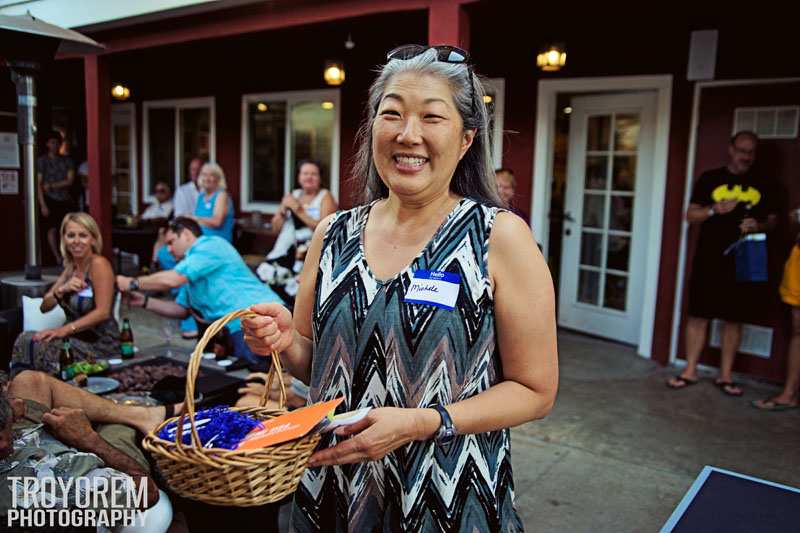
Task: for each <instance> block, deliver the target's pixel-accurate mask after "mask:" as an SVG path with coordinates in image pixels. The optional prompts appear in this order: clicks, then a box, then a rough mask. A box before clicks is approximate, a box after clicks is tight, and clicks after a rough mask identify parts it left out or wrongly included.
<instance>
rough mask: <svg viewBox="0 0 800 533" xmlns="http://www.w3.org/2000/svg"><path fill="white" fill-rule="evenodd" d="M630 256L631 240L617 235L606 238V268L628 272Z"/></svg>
mask: <svg viewBox="0 0 800 533" xmlns="http://www.w3.org/2000/svg"><path fill="white" fill-rule="evenodd" d="M630 254H631V238H630V237H622V236H619V235H609V236H608V251H607V252H606V268H608V269H611V270H622V271H624V272H627V271H628V266H629V265H628V260H629V258H630Z"/></svg>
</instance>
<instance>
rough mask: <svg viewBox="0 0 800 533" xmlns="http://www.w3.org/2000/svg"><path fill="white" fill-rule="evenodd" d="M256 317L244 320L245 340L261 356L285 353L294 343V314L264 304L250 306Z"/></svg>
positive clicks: (278, 306) (278, 305)
mask: <svg viewBox="0 0 800 533" xmlns="http://www.w3.org/2000/svg"><path fill="white" fill-rule="evenodd" d="M250 310H251V311H252V312H253V313H255V314H256V315H258V316H256V317H253V318H243V319H242V331H244V340H245V342H247V345H248V346H249V347H250V349H251V350H252V351H253V353H256V354H259V355H270V354H271V353H272V352H273V351H276V352H278V353H280V352H283V351H285V350H286V349H288V348H289V346H291V345H292V342H293V341H294V331H295V329H294V322H293V321H292V314H291V313H290V312H289V310H288V309H286V308H285V307H284V306H282V305H280V304H276V303H264V304H256V305H252V306H250Z"/></svg>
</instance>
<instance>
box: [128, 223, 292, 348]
mask: <svg viewBox="0 0 800 533" xmlns="http://www.w3.org/2000/svg"><path fill="white" fill-rule="evenodd" d="M165 236H166V243H167V246H168V247H169V251H170V252H171V253H172V255H174V256H175V258H176V259H178V264H177V265H175V268H174V269H172V270H164V271H162V272H156V273H155V274H152V275H150V276H143V277H141V278H129V277H127V276H117V287H118V288H119V290H120V291H123V292H126V293H129V295H130V304H131V305H133V306H138V307H142V308H144V309H147V310H148V311H152V312H154V313H158V314H159V315H162V316H167V317H172V318H185V317H186V316H187V315H188V314H189V309H190V308H191V309H194V310H195V311H197V312H198V313H200V315H202V317H203V318H204V319H206V320H216V319H218V318H221V317H223V316H224V315H226V314H228V313H230V312H231V311H236V310H238V309H242V308H245V307H249V306H251V305H253V304H256V303H260V302H278V303H283V301H282V300H281V299H280V298H279V297H278V295H277V294H275V293H274V292H272V289H270V288H269V287H268V286H267V285H265V284H264V283H262V282H261V281H260V280H259V279H258V278H256V276H255V275H254V274H253V273H252V272H251V271H250V269H249V268H248V267H247V265H246V264H245V263H244V261H243V260H242V258H241V257H240V256H239V253H238V252H237V251H236V249H235V248H234V247H233V246H231V244H230V243H229V242H228V241H226V240H225V239H223V238H221V237H214V236H203V235H202V231H201V230H200V226H199V225H198V224H197V222H195V221H194V220H192V219H190V218H186V217H178V218H176V219H175V220H174V221H173V222H172V223H171V224H170V225H169V227H168V228H167V232H166V235H165ZM177 287H180V291H179V293H178V297H177V299H176V300H175V301H174V302H171V301H168V300H161V299H158V298H150V297H149V296H148V295H146V294H144V293H142V292H139V291H165V290H168V289H173V288H177ZM228 330H229V331H230V333H231V339H232V341H233V349H234V354H233V355H234V356H235V357H244V358H246V359H247V360H249V361H251V362H257V361H259V360H261V359H263V358H260V357H259V356H257V355H255V354H253V353H252V352H251V351H250V349H249V348H248V347H247V344H246V343H245V342H244V335H243V333H242V331H241V326H240V325H239V321H238V320H234V321H232V322H230V323H229V324H228Z"/></svg>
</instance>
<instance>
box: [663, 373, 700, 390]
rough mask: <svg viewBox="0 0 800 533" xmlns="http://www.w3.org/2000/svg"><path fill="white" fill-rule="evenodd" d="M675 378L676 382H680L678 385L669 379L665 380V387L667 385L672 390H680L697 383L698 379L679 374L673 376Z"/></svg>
mask: <svg viewBox="0 0 800 533" xmlns="http://www.w3.org/2000/svg"><path fill="white" fill-rule="evenodd" d="M675 380H677V382H678V383H680V385H673V384H672V383H671V380H667V387H669V388H670V389H672V390H680V389H685V388H686V387H691V386H692V385H697V383H698V382H699V381H700V380H699V379H689V378H685V377H683V376H681V375H677V376H675Z"/></svg>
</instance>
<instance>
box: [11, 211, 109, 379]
mask: <svg viewBox="0 0 800 533" xmlns="http://www.w3.org/2000/svg"><path fill="white" fill-rule="evenodd" d="M102 252H103V240H102V237H101V236H100V229H99V228H98V227H97V223H96V222H95V221H94V219H93V218H92V217H91V216H89V215H87V214H86V213H68V214H67V215H66V216H65V217H64V220H63V221H62V222H61V255H62V257H63V258H64V271H63V272H62V273H61V275H60V276H59V277H58V279H57V280H56V282H55V283H54V284H53V286H52V287H51V288H50V290H49V291H47V293H46V294H45V295H44V298H43V299H42V306H41V310H42V312H43V313H46V312H47V311H50V310H51V309H53V308H54V307H55V306H56V305H60V306H61V307H62V308H63V309H64V314H66V316H67V323H66V324H65V325H63V326H61V327H58V328H52V329H46V330H43V331H25V332H22V333H20V335H19V337H17V340H16V342H15V343H14V348H13V352H12V356H11V375H12V377H13V376H15V375H16V374H18V373H20V372H22V371H23V370H41V371H44V372H47V373H49V374H57V373H58V371H59V351H60V350H61V347H62V344H63V340H66V339H69V341H70V351H71V353H72V357H73V360H74V361H76V362H77V361H84V360H87V359H99V358H103V357H110V356H112V355H116V354H119V352H120V343H119V326H118V325H117V321H116V320H115V319H114V317H113V316H112V314H111V307H112V304H113V301H114V291H115V287H114V272H113V271H112V269H111V263H109V262H108V259H106V258H105V257H103V255H102Z"/></svg>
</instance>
